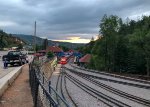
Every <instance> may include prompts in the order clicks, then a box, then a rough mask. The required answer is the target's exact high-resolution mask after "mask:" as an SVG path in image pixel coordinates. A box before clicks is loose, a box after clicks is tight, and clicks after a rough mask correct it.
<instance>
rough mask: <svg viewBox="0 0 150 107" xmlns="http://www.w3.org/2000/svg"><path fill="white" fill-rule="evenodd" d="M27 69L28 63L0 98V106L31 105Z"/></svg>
mask: <svg viewBox="0 0 150 107" xmlns="http://www.w3.org/2000/svg"><path fill="white" fill-rule="evenodd" d="M28 71H29V68H28V65H25V66H24V67H23V70H22V72H21V74H20V75H19V76H18V77H17V79H16V80H15V81H14V83H13V84H12V85H11V87H10V88H8V90H7V91H6V92H5V93H4V95H3V96H2V98H1V99H0V107H33V102H32V96H31V89H30V86H29V72H28Z"/></svg>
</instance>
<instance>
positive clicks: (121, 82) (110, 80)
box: [65, 67, 150, 89]
mask: <svg viewBox="0 0 150 107" xmlns="http://www.w3.org/2000/svg"><path fill="white" fill-rule="evenodd" d="M65 68H66V69H68V70H70V71H71V72H72V73H76V74H77V73H78V74H80V75H86V76H89V77H91V78H95V79H99V80H104V81H109V82H114V83H118V84H123V85H128V86H134V87H138V88H144V89H150V86H148V85H142V84H136V83H131V82H125V81H118V80H115V79H108V78H103V77H100V76H94V75H91V74H85V73H82V72H79V71H75V70H73V69H69V68H67V67H65Z"/></svg>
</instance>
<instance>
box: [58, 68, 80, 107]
mask: <svg viewBox="0 0 150 107" xmlns="http://www.w3.org/2000/svg"><path fill="white" fill-rule="evenodd" d="M63 70H64V69H63V67H62V68H61V73H60V74H59V76H58V78H57V83H56V91H57V92H59V94H60V95H61V96H62V98H63V99H64V100H65V101H66V102H67V97H66V96H65V94H64V91H66V94H67V96H68V97H69V100H71V102H72V104H73V105H74V107H78V106H77V104H76V103H75V101H74V100H73V99H72V97H71V95H70V94H69V92H68V89H67V86H66V79H65V78H64V74H63V73H64V71H63ZM56 99H57V102H58V103H59V105H61V104H60V103H61V102H60V101H59V98H58V96H56Z"/></svg>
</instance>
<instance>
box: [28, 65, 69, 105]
mask: <svg viewBox="0 0 150 107" xmlns="http://www.w3.org/2000/svg"><path fill="white" fill-rule="evenodd" d="M29 81H30V86H31V93H32V97H33V102H34V107H69V105H68V103H67V102H66V101H65V100H64V99H63V98H62V97H61V96H60V95H59V94H58V93H57V91H55V89H53V87H51V81H49V80H48V79H47V78H46V77H45V75H44V73H42V72H41V71H40V67H39V66H35V65H34V64H32V63H31V64H30V65H29ZM58 101H59V102H58Z"/></svg>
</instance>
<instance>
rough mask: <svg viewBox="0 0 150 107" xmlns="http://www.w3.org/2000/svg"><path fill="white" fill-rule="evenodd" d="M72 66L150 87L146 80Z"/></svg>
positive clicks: (149, 82)
mask: <svg viewBox="0 0 150 107" xmlns="http://www.w3.org/2000/svg"><path fill="white" fill-rule="evenodd" d="M70 66H72V67H74V68H77V69H80V70H84V71H88V72H92V73H96V74H101V75H105V76H111V77H115V78H120V79H126V80H130V81H135V82H139V83H144V84H148V85H150V81H146V80H141V79H135V78H131V77H127V76H121V75H116V74H111V73H106V72H99V71H95V70H90V69H85V68H81V67H77V66H74V65H72V64H70Z"/></svg>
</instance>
